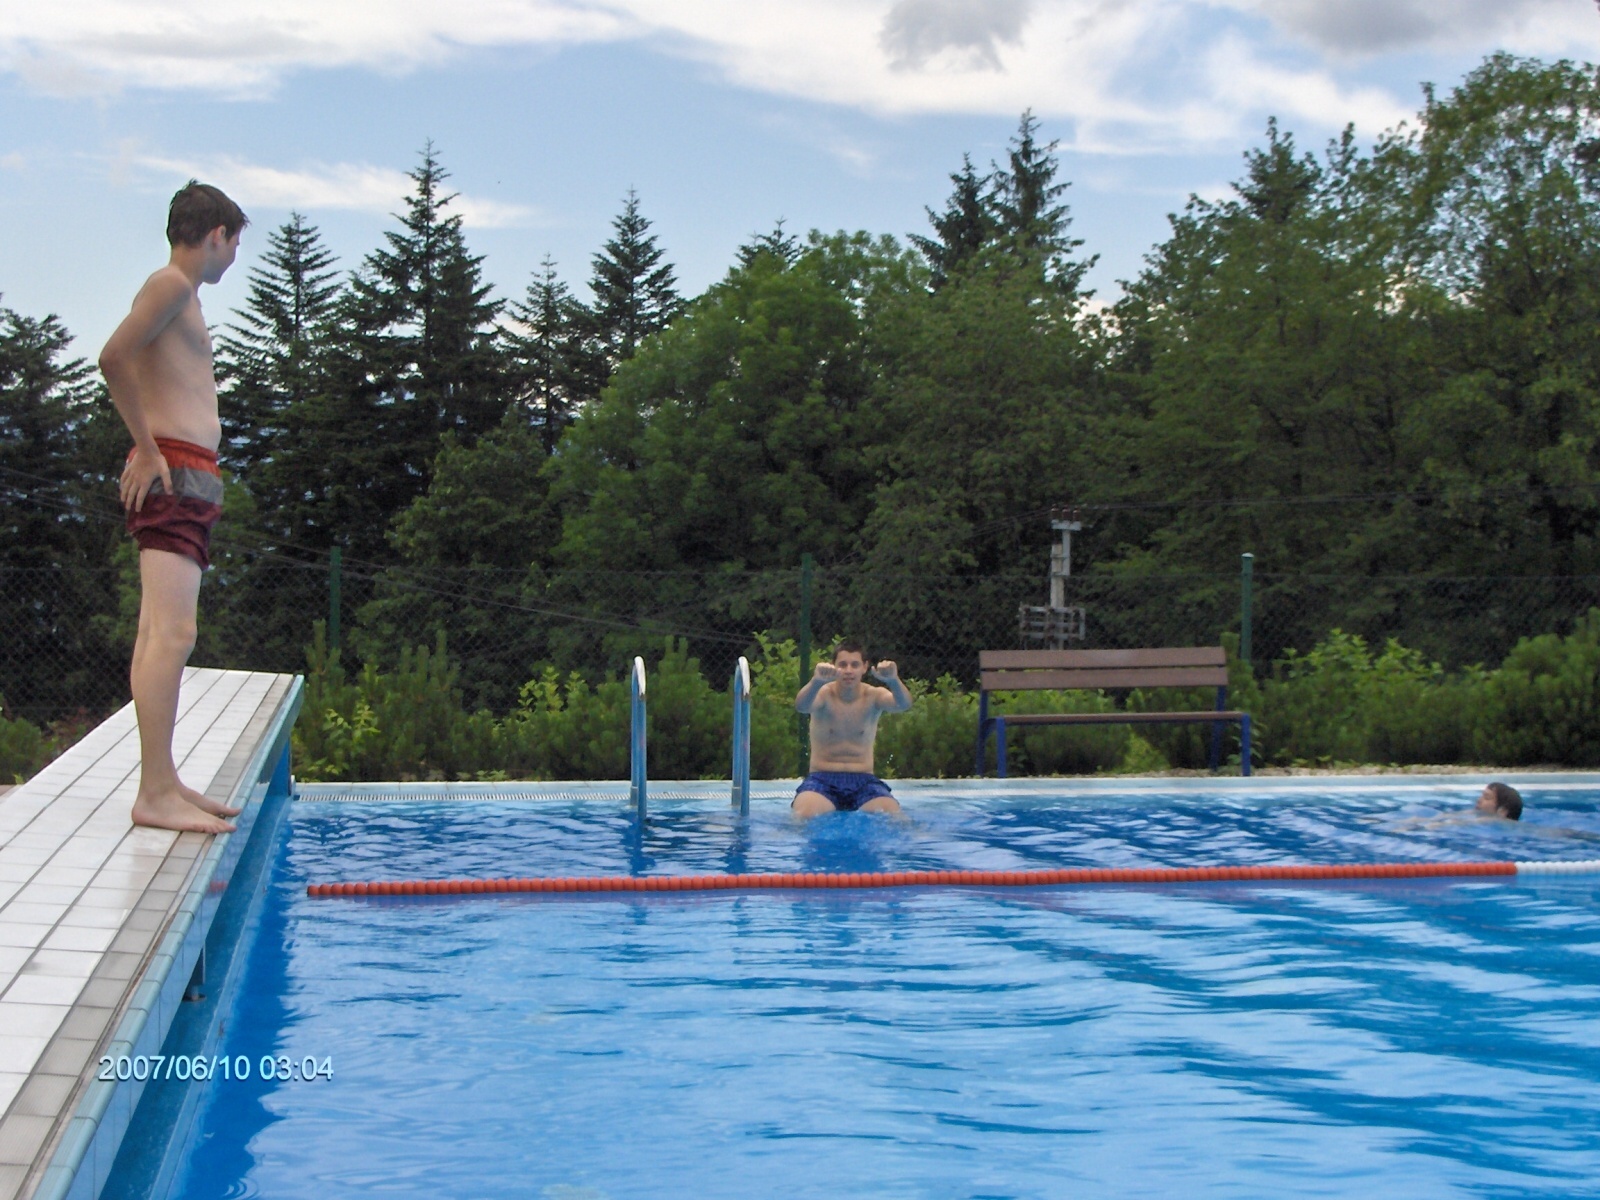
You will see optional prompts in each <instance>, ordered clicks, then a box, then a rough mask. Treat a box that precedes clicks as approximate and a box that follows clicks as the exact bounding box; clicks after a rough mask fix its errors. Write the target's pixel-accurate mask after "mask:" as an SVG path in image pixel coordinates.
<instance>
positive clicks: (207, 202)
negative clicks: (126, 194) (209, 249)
mask: <svg viewBox="0 0 1600 1200" xmlns="http://www.w3.org/2000/svg"><path fill="white" fill-rule="evenodd" d="M248 224H250V218H249V217H247V216H245V215H244V210H243V209H242V208H240V207H239V206H238V205H237V204H235V203H234V202H233V201H232V200H230V199H228V197H227V196H225V195H223V193H222V189H221V188H214V187H212V186H211V185H210V184H209V183H201V182H200V181H199V180H197V179H191V180H189V182H188V183H186V184H184V185H183V186H182V187H181V188H179V189H178V191H177V194H176V195H174V196H173V197H172V203H171V204H170V205H168V206H167V244H168V245H171V246H177V245H184V246H198V245H199V244H200V243H201V242H203V241H205V240H206V234H208V233H210V232H211V231H212V230H213V229H215V228H217V226H219V225H220V226H221V227H222V228H223V229H224V230H226V231H227V234H228V236H229V237H230V238H231V237H233V236H234V235H235V234H237V233H238V232H239V231H240V230H241V229H243V228H244V227H245V226H246V225H248Z"/></svg>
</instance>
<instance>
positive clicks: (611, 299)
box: [587, 188, 683, 396]
mask: <svg viewBox="0 0 1600 1200" xmlns="http://www.w3.org/2000/svg"><path fill="white" fill-rule="evenodd" d="M611 224H612V228H613V229H614V230H615V231H616V234H615V236H614V237H612V238H611V240H610V241H608V242H606V244H605V245H604V246H603V247H602V248H601V251H600V253H599V254H596V255H595V256H594V273H593V275H592V276H591V277H590V280H589V290H590V291H591V292H593V293H594V303H593V304H592V305H591V307H590V309H589V322H590V333H591V337H592V338H593V341H594V351H595V354H596V363H595V368H594V369H593V370H592V373H591V375H590V378H589V384H588V389H587V390H588V392H589V394H590V395H591V396H597V395H599V393H600V389H601V388H603V387H604V386H605V383H606V380H607V379H608V378H609V377H610V374H611V372H612V371H614V370H615V369H616V367H617V364H618V363H621V362H624V361H626V360H627V359H629V358H632V357H633V354H634V351H636V350H637V349H638V348H639V343H640V342H642V341H644V339H645V338H647V337H649V336H650V335H651V334H652V333H656V332H659V331H660V330H662V329H665V328H666V327H667V325H668V324H669V323H670V322H671V320H672V318H673V317H675V316H677V315H678V312H679V311H680V310H681V309H682V308H683V300H682V299H681V298H680V297H679V295H678V292H677V280H676V278H675V277H674V273H673V269H672V264H670V263H664V262H662V258H663V257H664V252H663V251H662V249H661V247H660V246H658V245H657V244H656V239H655V236H654V235H653V234H652V233H650V222H649V220H648V219H647V218H646V217H645V216H644V215H643V214H641V213H640V212H639V194H638V193H637V192H635V191H634V190H633V189H632V188H629V189H628V196H627V199H626V201H625V202H624V203H623V208H622V212H621V213H619V214H618V215H617V217H616V219H615V220H613V221H612V223H611Z"/></svg>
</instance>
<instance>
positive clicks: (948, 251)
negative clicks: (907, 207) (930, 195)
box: [911, 154, 995, 288]
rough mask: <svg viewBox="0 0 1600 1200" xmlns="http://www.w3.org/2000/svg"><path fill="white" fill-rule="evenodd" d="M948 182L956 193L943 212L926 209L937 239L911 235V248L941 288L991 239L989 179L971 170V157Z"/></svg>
mask: <svg viewBox="0 0 1600 1200" xmlns="http://www.w3.org/2000/svg"><path fill="white" fill-rule="evenodd" d="M950 182H951V183H953V184H954V185H955V190H954V191H952V192H951V193H950V199H949V201H948V202H947V203H946V204H945V209H944V212H942V213H936V212H934V211H933V209H931V208H930V209H926V210H925V211H926V212H927V214H928V223H929V224H930V225H932V226H933V229H934V232H935V233H936V234H938V237H936V238H930V237H923V236H922V235H920V234H915V233H913V234H912V235H911V244H912V245H913V246H915V247H916V248H917V249H918V250H919V251H921V253H922V257H923V258H925V259H927V260H928V266H929V267H931V268H932V269H933V286H934V287H936V288H938V287H942V286H943V285H944V284H945V283H946V282H947V281H948V280H949V278H950V273H951V272H952V271H954V270H955V269H956V267H957V266H958V265H959V264H960V263H963V262H965V261H966V260H967V259H969V258H971V257H972V256H973V255H974V254H976V253H977V252H978V251H979V250H981V249H982V248H983V247H984V245H986V244H987V243H988V241H989V239H990V238H991V237H992V236H993V235H994V231H995V218H994V214H993V213H991V212H990V209H989V203H988V196H987V189H988V186H989V179H988V177H987V176H980V175H979V174H978V173H977V172H976V171H975V170H973V168H972V156H971V155H969V154H963V155H962V156H961V170H959V171H956V172H952V174H951V176H950Z"/></svg>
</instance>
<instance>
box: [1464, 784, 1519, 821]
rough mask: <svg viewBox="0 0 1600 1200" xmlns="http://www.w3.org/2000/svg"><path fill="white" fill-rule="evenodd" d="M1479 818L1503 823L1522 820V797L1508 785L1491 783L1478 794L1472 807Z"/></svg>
mask: <svg viewBox="0 0 1600 1200" xmlns="http://www.w3.org/2000/svg"><path fill="white" fill-rule="evenodd" d="M1472 811H1473V812H1474V813H1476V814H1477V815H1478V816H1480V817H1496V818H1499V819H1500V820H1503V821H1520V820H1522V795H1521V793H1520V792H1518V791H1517V789H1516V788H1514V787H1512V786H1511V785H1510V784H1509V783H1491V784H1489V786H1488V787H1486V788H1484V789H1483V791H1482V792H1480V793H1479V794H1478V802H1477V804H1475V805H1474V806H1473V810H1472Z"/></svg>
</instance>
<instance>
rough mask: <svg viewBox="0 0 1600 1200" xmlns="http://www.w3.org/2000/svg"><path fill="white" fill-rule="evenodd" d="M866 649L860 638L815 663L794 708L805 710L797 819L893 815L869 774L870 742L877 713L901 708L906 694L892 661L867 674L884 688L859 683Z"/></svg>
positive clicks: (907, 701) (885, 792)
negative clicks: (807, 750)
mask: <svg viewBox="0 0 1600 1200" xmlns="http://www.w3.org/2000/svg"><path fill="white" fill-rule="evenodd" d="M866 673H867V652H866V649H865V647H863V646H862V645H861V643H860V642H840V643H839V645H838V647H837V648H836V649H835V650H834V652H833V661H832V662H819V663H818V664H817V672H816V674H815V675H814V676H812V678H811V681H810V682H809V683H807V684H806V685H805V687H803V688H801V689H800V694H799V695H798V696H796V697H795V698H794V706H795V708H797V709H799V710H800V711H801V712H803V713H810V714H811V774H809V775H807V776H806V777H805V779H803V780H802V781H801V783H800V790H799V791H798V792H797V793H796V794H795V798H794V801H793V803H792V804H791V807H792V808H793V809H794V811H795V812H796V813H797V814H798V815H800V816H802V817H815V816H818V815H819V814H821V813H830V812H836V811H839V810H843V811H845V812H854V811H856V810H857V809H860V810H861V811H863V812H889V813H897V812H899V811H900V805H899V803H898V802H896V800H895V798H894V796H893V795H891V794H890V792H889V785H888V784H886V783H884V781H883V780H881V779H879V778H878V777H877V776H876V775H874V774H873V773H872V744H873V740H874V739H875V738H876V737H877V736H878V717H879V716H881V715H882V714H883V713H886V712H905V711H906V709H908V708H910V707H911V693H910V692H908V691H906V685H905V684H903V683H901V682H900V671H899V668H897V667H896V666H895V665H894V663H892V662H887V661H885V662H881V663H879V664H878V665H877V666H875V667H873V668H872V673H873V674H874V675H876V676H877V677H878V678H879V679H881V680H883V682H884V683H886V684H888V685H889V686H888V687H886V688H881V687H873V686H872V685H871V684H866V683H862V682H861V680H862V677H863V676H864V675H866Z"/></svg>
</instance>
